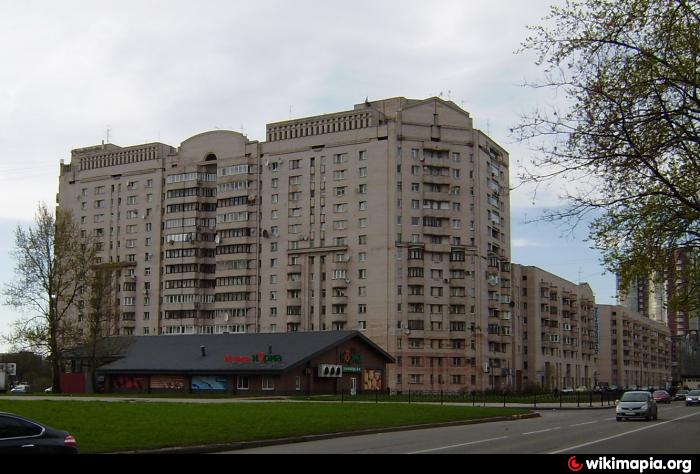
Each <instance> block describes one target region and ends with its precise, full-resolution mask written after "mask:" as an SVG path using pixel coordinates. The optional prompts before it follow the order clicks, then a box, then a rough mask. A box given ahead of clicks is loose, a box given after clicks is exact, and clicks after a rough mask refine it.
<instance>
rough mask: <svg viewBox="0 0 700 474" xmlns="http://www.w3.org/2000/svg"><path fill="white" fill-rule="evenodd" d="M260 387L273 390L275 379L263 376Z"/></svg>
mask: <svg viewBox="0 0 700 474" xmlns="http://www.w3.org/2000/svg"><path fill="white" fill-rule="evenodd" d="M262 389H263V390H274V389H275V379H274V378H272V377H263V379H262Z"/></svg>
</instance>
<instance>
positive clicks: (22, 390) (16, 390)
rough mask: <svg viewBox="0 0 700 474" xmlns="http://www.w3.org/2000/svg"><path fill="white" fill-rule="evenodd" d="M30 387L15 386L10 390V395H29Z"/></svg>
mask: <svg viewBox="0 0 700 474" xmlns="http://www.w3.org/2000/svg"><path fill="white" fill-rule="evenodd" d="M31 391H32V387H31V386H30V385H17V386H16V387H15V388H13V389H12V390H10V393H30V392H31Z"/></svg>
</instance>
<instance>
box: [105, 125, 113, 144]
mask: <svg viewBox="0 0 700 474" xmlns="http://www.w3.org/2000/svg"><path fill="white" fill-rule="evenodd" d="M111 131H112V130H111V129H110V128H109V125H107V139H106V141H107V143H109V132H111Z"/></svg>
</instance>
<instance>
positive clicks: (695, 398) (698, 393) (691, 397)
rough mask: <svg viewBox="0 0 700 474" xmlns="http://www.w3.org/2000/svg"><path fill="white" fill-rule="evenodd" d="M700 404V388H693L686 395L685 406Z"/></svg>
mask: <svg viewBox="0 0 700 474" xmlns="http://www.w3.org/2000/svg"><path fill="white" fill-rule="evenodd" d="M690 405H700V390H691V391H690V392H688V394H687V395H686V396H685V406H687V407H689V406H690Z"/></svg>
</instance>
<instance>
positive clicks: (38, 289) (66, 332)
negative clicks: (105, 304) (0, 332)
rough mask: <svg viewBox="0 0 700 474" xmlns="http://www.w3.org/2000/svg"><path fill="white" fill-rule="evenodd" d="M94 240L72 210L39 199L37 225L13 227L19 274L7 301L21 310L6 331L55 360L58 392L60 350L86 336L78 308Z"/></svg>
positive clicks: (15, 343)
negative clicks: (53, 209)
mask: <svg viewBox="0 0 700 474" xmlns="http://www.w3.org/2000/svg"><path fill="white" fill-rule="evenodd" d="M96 248H97V247H96V245H95V244H94V243H93V242H92V241H91V239H90V237H85V236H83V235H81V232H80V228H79V226H78V224H77V223H76V222H75V221H74V220H73V217H72V215H71V214H70V213H68V212H65V211H62V210H60V209H58V210H57V211H56V215H55V216H54V214H52V213H51V211H50V210H49V209H48V208H47V206H46V205H45V204H40V205H39V209H38V210H37V213H36V216H35V219H34V223H33V226H31V227H29V228H27V229H23V228H22V227H21V226H19V227H17V229H16V230H15V245H14V250H13V252H12V254H13V256H14V259H15V264H16V266H15V279H14V281H12V282H10V283H7V284H6V285H5V288H4V290H3V295H4V296H5V299H6V304H8V305H11V306H13V307H15V308H18V309H20V310H22V311H23V313H24V316H23V317H21V318H20V319H18V320H17V321H15V323H14V324H13V332H12V333H11V334H9V335H6V336H4V339H5V340H6V341H7V342H9V343H10V344H11V345H12V347H14V348H15V349H20V350H30V351H34V352H37V353H39V354H41V355H44V356H46V357H47V359H48V360H49V361H50V363H51V370H52V383H53V387H54V391H56V392H60V373H61V362H62V360H61V353H62V351H63V350H65V349H67V348H69V347H71V346H73V345H75V344H76V342H77V341H80V339H81V337H82V329H81V328H80V327H79V326H78V321H77V318H75V317H70V316H71V314H73V315H75V314H76V312H77V311H76V309H77V306H78V302H79V301H80V299H81V297H80V295H81V294H83V293H84V292H85V290H86V285H87V283H88V281H89V276H90V271H91V265H92V263H93V262H94V260H95V252H96Z"/></svg>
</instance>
